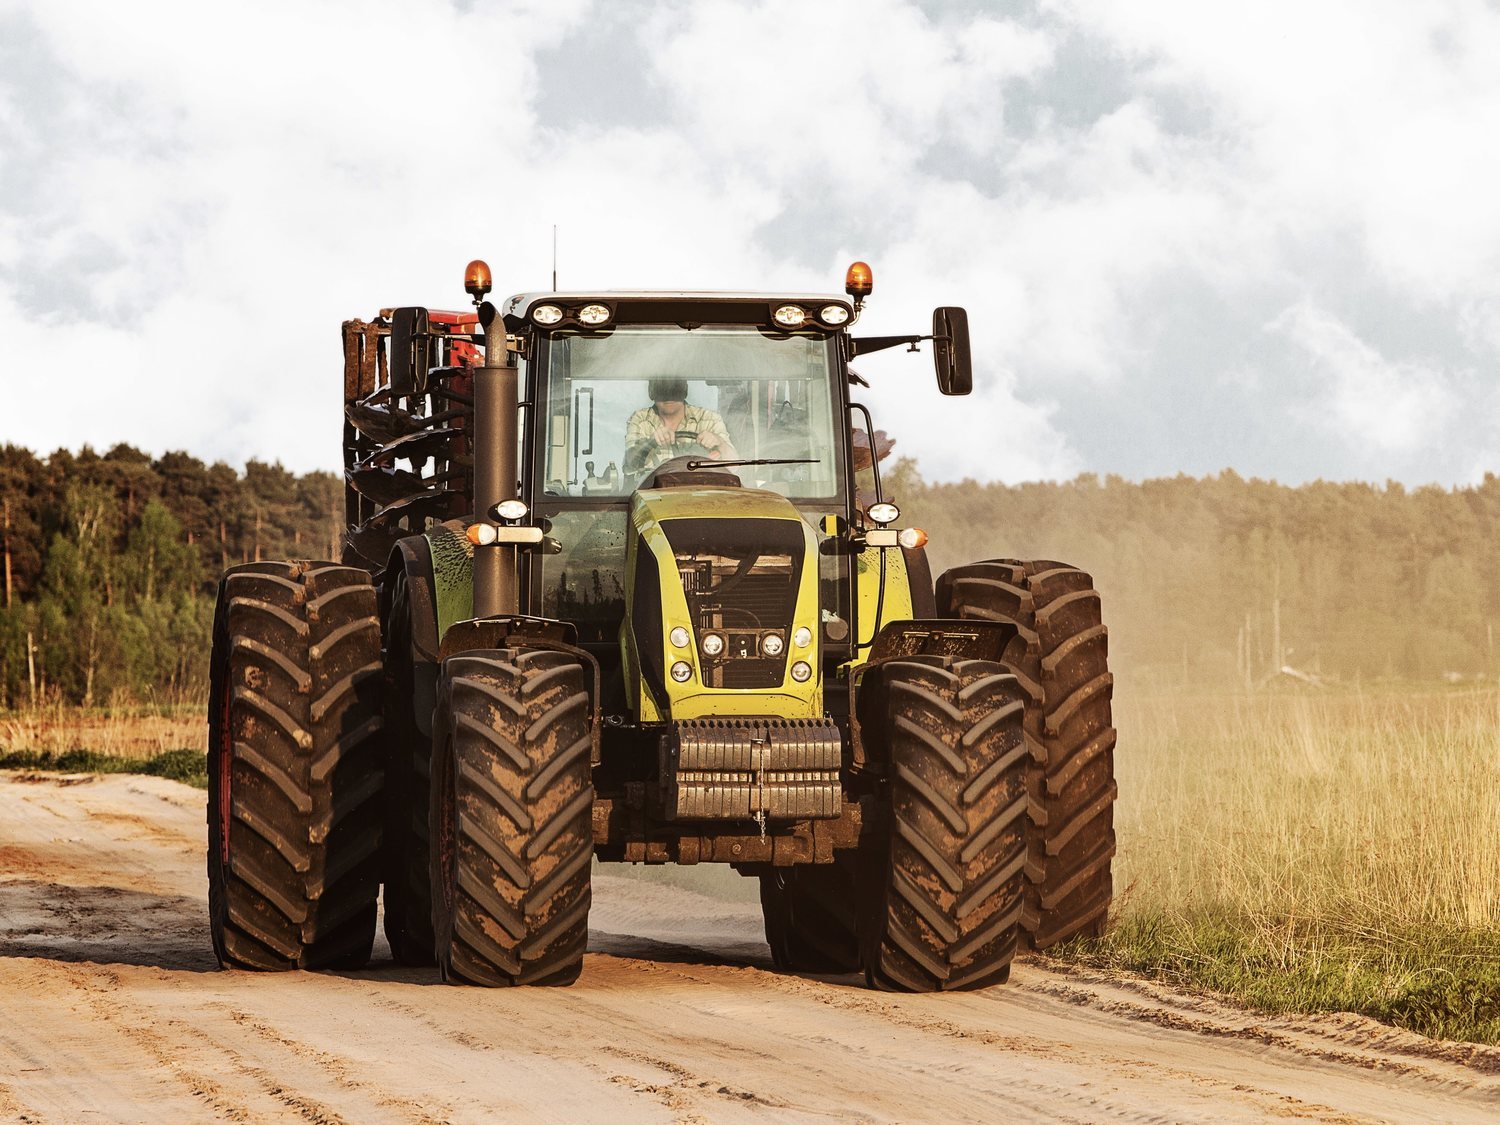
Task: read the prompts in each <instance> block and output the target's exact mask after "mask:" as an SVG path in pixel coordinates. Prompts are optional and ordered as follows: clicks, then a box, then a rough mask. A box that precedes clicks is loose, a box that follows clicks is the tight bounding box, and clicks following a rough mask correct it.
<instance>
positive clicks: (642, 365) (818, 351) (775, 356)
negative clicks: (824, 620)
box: [538, 325, 841, 500]
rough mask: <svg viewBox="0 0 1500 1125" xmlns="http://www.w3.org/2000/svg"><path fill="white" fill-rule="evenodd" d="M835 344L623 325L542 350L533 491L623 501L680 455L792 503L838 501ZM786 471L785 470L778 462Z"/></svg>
mask: <svg viewBox="0 0 1500 1125" xmlns="http://www.w3.org/2000/svg"><path fill="white" fill-rule="evenodd" d="M833 348H834V343H833V340H832V339H831V338H830V337H827V336H824V335H822V334H816V335H814V334H781V335H771V334H768V333H766V332H763V331H761V330H759V329H757V328H754V327H747V326H723V327H702V328H696V329H691V330H689V329H685V328H681V327H678V326H676V325H670V326H654V325H629V326H622V327H619V328H616V329H615V330H614V331H612V332H609V333H608V334H601V333H592V334H589V335H569V334H558V335H554V336H551V337H550V338H549V339H548V340H547V343H546V349H545V352H544V355H543V362H544V369H543V372H542V379H541V387H540V394H539V398H540V399H541V402H540V404H539V405H540V406H541V410H540V411H539V413H541V415H542V416H541V418H540V419H539V429H540V434H539V436H540V437H541V442H540V443H539V444H540V448H539V450H538V457H539V459H540V461H541V465H540V468H541V472H540V473H539V474H538V478H539V486H540V487H539V489H538V491H539V492H540V493H541V494H542V495H543V496H547V497H558V498H563V497H570V498H584V497H589V498H593V497H600V498H607V497H614V498H623V497H626V496H629V495H630V494H631V493H632V492H634V491H635V490H636V489H637V488H639V487H640V486H641V485H642V484H643V483H644V482H645V481H647V480H649V479H650V477H651V475H652V474H653V473H654V472H655V471H656V470H657V469H658V468H660V467H661V466H662V465H664V464H666V463H667V462H668V461H671V460H672V459H674V458H678V457H686V458H692V459H694V460H700V461H704V462H711V461H714V460H737V461H747V460H748V461H772V460H774V461H778V462H782V463H778V464H758V465H741V466H736V467H734V468H732V469H730V470H729V471H731V472H733V473H735V474H736V475H738V476H739V477H740V480H741V481H742V482H743V483H744V484H745V485H746V486H748V487H754V488H766V489H770V490H772V491H775V492H779V493H781V494H782V495H784V496H787V497H790V498H792V499H794V500H812V499H827V498H832V497H835V496H837V495H839V494H840V491H841V489H840V487H839V485H840V478H841V474H840V471H839V466H840V462H841V457H840V454H839V448H840V447H839V445H838V444H836V442H835V433H836V431H835V428H834V403H833V398H832V388H833V377H834V372H835V362H834V361H835V355H834V351H833ZM786 462H792V463H786Z"/></svg>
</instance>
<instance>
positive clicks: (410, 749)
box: [383, 567, 433, 965]
mask: <svg viewBox="0 0 1500 1125" xmlns="http://www.w3.org/2000/svg"><path fill="white" fill-rule="evenodd" d="M388 581H389V583H390V585H389V586H388V588H387V591H386V595H385V598H384V601H385V603H386V604H385V606H384V613H385V688H386V716H385V719H386V722H385V730H386V766H385V777H386V781H385V859H384V862H383V867H384V869H385V871H384V882H385V937H386V940H387V941H388V942H390V945H391V955H392V956H393V957H394V958H395V959H396V960H397V961H398V962H399V963H401V964H403V965H431V964H432V963H433V938H432V886H431V883H430V882H429V879H430V878H431V871H430V870H429V868H430V865H431V855H430V849H429V847H428V838H427V818H428V812H429V810H428V804H429V788H430V785H429V782H430V773H431V768H432V739H431V738H430V737H428V736H427V735H424V734H423V733H422V731H421V730H420V729H419V728H418V726H417V716H416V712H415V710H414V703H415V697H416V685H415V677H414V674H413V660H414V656H413V651H412V620H411V591H410V588H409V585H408V580H407V576H406V571H405V570H404V569H401V568H399V567H397V568H393V573H392V574H391V577H390V578H389V580H388Z"/></svg>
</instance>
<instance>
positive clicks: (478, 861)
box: [429, 649, 594, 985]
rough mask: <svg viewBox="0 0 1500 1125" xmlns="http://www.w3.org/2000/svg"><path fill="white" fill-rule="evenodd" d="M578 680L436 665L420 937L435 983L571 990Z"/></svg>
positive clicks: (582, 921)
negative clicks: (428, 899) (425, 916)
mask: <svg viewBox="0 0 1500 1125" xmlns="http://www.w3.org/2000/svg"><path fill="white" fill-rule="evenodd" d="M588 724H589V699H588V694H587V692H586V690H585V688H584V674H583V668H582V666H581V665H580V664H579V663H578V662H577V661H576V660H575V659H574V658H573V657H571V656H569V655H568V654H566V653H560V652H552V651H547V650H530V651H525V650H514V649H498V650H495V651H488V652H472V653H463V654H461V655H458V656H453V657H450V658H449V659H448V660H447V661H445V662H444V665H443V673H442V678H441V681H440V683H439V686H438V704H437V711H436V714H435V716H434V720H433V760H432V802H431V808H432V816H431V822H430V825H429V832H430V834H431V840H432V867H431V870H432V876H431V878H432V887H433V931H434V936H435V945H436V952H437V963H438V968H439V970H440V971H441V973H442V977H443V979H444V980H446V981H452V982H455V983H466V984H480V985H513V984H548V985H561V984H571V983H572V982H573V981H574V980H576V979H577V977H578V973H579V970H580V969H581V968H582V966H583V952H584V947H585V945H586V944H587V941H588V914H589V903H590V886H589V874H590V872H589V865H590V861H591V860H592V858H593V854H594V844H593V815H592V814H593V804H594V786H593V775H592V770H591V767H590V765H589V745H590V743H589V726H588Z"/></svg>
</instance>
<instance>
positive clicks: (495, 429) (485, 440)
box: [471, 301, 521, 617]
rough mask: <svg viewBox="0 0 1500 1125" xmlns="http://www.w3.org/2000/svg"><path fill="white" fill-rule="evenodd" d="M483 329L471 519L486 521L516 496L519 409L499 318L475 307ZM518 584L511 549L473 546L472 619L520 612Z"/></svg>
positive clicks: (477, 378) (477, 376)
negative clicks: (492, 511)
mask: <svg viewBox="0 0 1500 1125" xmlns="http://www.w3.org/2000/svg"><path fill="white" fill-rule="evenodd" d="M479 322H480V324H482V325H483V326H484V366H483V367H478V368H475V369H474V431H473V435H472V441H471V449H472V451H473V454H474V518H475V519H476V520H485V521H489V520H491V519H492V517H491V515H490V509H491V508H493V507H494V506H495V505H496V504H498V503H499V502H500V501H502V500H512V499H514V498H515V496H516V463H517V461H518V460H519V459H520V457H519V453H518V448H517V446H518V438H517V434H516V414H517V411H518V405H519V396H518V394H517V387H516V383H517V376H516V365H515V362H514V360H513V359H512V358H511V353H510V352H509V351H507V350H506V347H505V320H504V318H503V317H501V316H500V314H499V313H498V312H497V311H496V310H495V306H494V305H492V304H490V303H489V302H488V301H485V302H484V303H483V304H482V305H480V306H479ZM520 592H521V591H520V585H519V577H518V568H517V566H516V548H515V547H514V546H507V545H502V544H499V543H492V544H489V545H487V546H476V547H475V548H474V616H475V617H494V616H497V615H501V614H513V613H518V612H519V611H520Z"/></svg>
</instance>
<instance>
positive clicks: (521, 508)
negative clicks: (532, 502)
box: [490, 500, 531, 523]
mask: <svg viewBox="0 0 1500 1125" xmlns="http://www.w3.org/2000/svg"><path fill="white" fill-rule="evenodd" d="M530 510H531V509H530V508H528V507H527V506H526V501H524V500H502V501H500V503H498V504H496V505H495V506H494V507H493V508H491V509H490V514H491V515H492V516H494V517H495V518H496V519H501V520H506V521H507V522H511V523H514V522H515V521H516V520H523V519H525V518H526V513H527V512H529V511H530Z"/></svg>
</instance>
